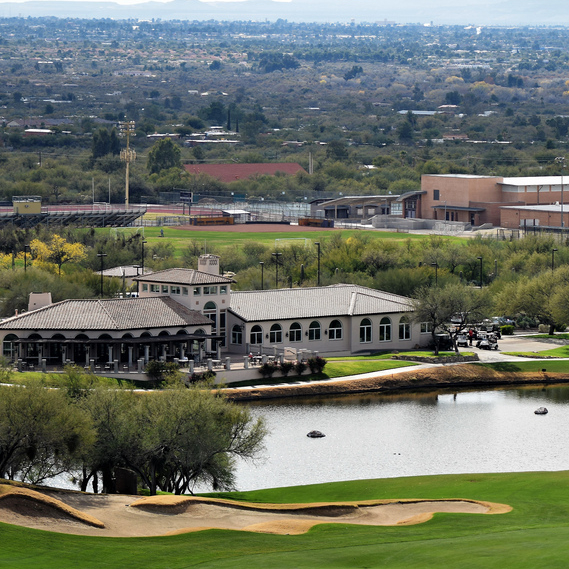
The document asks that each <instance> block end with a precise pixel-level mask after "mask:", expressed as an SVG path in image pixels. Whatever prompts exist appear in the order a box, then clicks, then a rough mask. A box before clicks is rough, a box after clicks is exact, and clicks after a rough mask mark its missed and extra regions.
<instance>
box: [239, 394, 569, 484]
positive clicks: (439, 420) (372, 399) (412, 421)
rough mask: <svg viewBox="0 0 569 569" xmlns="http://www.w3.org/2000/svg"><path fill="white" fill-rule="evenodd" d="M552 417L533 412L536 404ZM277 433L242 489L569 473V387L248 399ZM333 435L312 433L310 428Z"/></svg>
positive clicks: (243, 472)
mask: <svg viewBox="0 0 569 569" xmlns="http://www.w3.org/2000/svg"><path fill="white" fill-rule="evenodd" d="M541 406H544V407H547V408H548V410H549V414H548V415H545V416H541V415H535V414H534V411H535V409H537V408H538V407H541ZM251 409H252V413H253V414H254V415H255V416H264V417H265V419H266V422H267V425H268V427H269V430H270V434H269V436H268V437H267V440H266V451H265V453H264V456H265V458H264V460H262V461H261V462H259V463H257V464H251V463H246V462H239V465H238V471H237V487H238V489H239V490H252V489H256V488H271V487H279V486H293V485H299V484H313V483H320V482H330V481H338V480H353V479H365V478H387V477H397V476H415V475H423V474H450V473H468V472H514V471H518V472H520V471H528V470H569V386H553V387H547V388H541V387H532V388H519V389H503V390H488V391H462V392H457V393H453V392H443V391H439V392H430V393H423V394H418V395H411V394H405V395H377V394H371V395H368V394H366V395H357V396H347V397H335V398H325V399H324V398H309V399H303V400H298V399H294V400H292V399H290V400H286V401H277V402H275V401H271V402H260V403H255V404H253V405H251ZM314 429H316V430H319V431H322V432H323V433H325V434H326V437H325V438H322V439H310V438H308V437H307V436H306V434H307V433H308V432H309V431H311V430H314Z"/></svg>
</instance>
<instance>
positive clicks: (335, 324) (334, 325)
mask: <svg viewBox="0 0 569 569" xmlns="http://www.w3.org/2000/svg"><path fill="white" fill-rule="evenodd" d="M328 338H330V340H341V339H342V323H341V322H340V321H339V320H332V322H330V326H328Z"/></svg>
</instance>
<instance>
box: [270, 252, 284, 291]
mask: <svg viewBox="0 0 569 569" xmlns="http://www.w3.org/2000/svg"><path fill="white" fill-rule="evenodd" d="M271 255H272V256H273V257H274V258H275V266H276V274H275V288H279V262H280V261H279V257H280V256H281V255H282V253H271Z"/></svg>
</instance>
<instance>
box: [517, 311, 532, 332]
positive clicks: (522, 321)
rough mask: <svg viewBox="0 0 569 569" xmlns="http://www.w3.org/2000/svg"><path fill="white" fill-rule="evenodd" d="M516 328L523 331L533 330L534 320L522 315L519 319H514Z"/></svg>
mask: <svg viewBox="0 0 569 569" xmlns="http://www.w3.org/2000/svg"><path fill="white" fill-rule="evenodd" d="M516 326H517V327H518V328H522V329H523V330H527V329H528V328H535V327H536V326H537V322H536V321H535V319H534V318H530V317H529V316H526V315H525V314H522V315H521V316H520V317H518V318H516Z"/></svg>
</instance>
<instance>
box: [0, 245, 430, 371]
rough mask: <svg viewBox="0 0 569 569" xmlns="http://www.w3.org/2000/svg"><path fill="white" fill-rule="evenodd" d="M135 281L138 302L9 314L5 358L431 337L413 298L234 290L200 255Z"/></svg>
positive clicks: (394, 344)
mask: <svg viewBox="0 0 569 569" xmlns="http://www.w3.org/2000/svg"><path fill="white" fill-rule="evenodd" d="M134 280H135V281H137V282H138V286H139V297H138V298H124V299H118V298H117V299H92V300H91V299H90V300H64V301H62V302H58V303H55V304H47V305H45V306H42V307H41V308H38V309H36V310H34V309H33V306H30V310H29V311H28V312H25V313H23V314H20V315H16V316H13V317H11V318H8V319H6V320H4V321H3V322H2V323H0V341H2V351H3V355H4V356H6V357H7V358H9V359H10V360H12V361H20V362H21V363H22V364H24V365H28V366H34V368H35V367H36V366H40V367H41V368H43V369H45V367H46V366H60V365H63V364H65V363H68V362H73V363H76V364H77V365H81V366H90V367H91V368H94V367H105V368H111V369H112V368H113V367H114V370H115V371H118V370H122V369H124V370H132V369H133V368H135V369H136V368H138V369H139V370H141V368H142V367H143V365H144V364H145V363H146V362H148V361H149V360H154V359H164V360H174V359H176V360H178V361H180V362H182V363H184V362H187V361H189V360H190V359H192V360H194V361H203V359H204V358H215V359H217V360H219V359H220V358H221V354H222V353H223V354H224V355H226V356H231V355H236V356H238V355H240V356H243V355H247V354H250V353H254V354H263V353H265V354H271V355H281V354H285V353H287V354H288V355H291V354H292V355H295V354H296V355H299V354H302V352H311V353H314V352H318V353H319V354H321V355H323V356H332V355H351V354H357V353H365V352H373V351H377V350H407V349H411V348H413V347H415V346H424V345H426V344H427V343H428V342H429V340H430V329H429V328H428V326H426V324H424V323H423V324H420V323H413V321H412V318H411V316H412V311H413V308H412V305H411V301H410V299H408V298H406V297H403V296H398V295H396V294H391V293H386V292H381V291H377V290H373V289H370V288H367V287H363V286H358V285H350V284H339V285H332V286H326V287H312V288H289V289H274V290H263V291H231V285H232V283H234V281H233V279H231V278H228V277H225V276H223V275H220V274H219V258H218V257H217V256H215V255H202V257H200V259H199V265H198V270H193V269H182V268H180V269H166V270H164V271H158V272H156V273H153V274H149V275H144V276H139V277H136V278H135V279H134ZM30 304H31V303H30Z"/></svg>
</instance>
